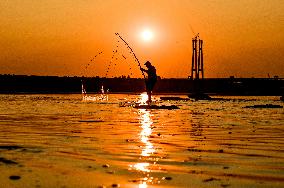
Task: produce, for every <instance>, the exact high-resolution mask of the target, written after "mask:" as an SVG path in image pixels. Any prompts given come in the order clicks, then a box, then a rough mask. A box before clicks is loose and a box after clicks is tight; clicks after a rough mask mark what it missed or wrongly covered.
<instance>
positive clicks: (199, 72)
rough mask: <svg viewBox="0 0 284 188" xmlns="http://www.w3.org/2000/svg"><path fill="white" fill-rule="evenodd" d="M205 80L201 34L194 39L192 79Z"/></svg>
mask: <svg viewBox="0 0 284 188" xmlns="http://www.w3.org/2000/svg"><path fill="white" fill-rule="evenodd" d="M200 78H202V79H203V78H204V68H203V40H201V39H200V38H199V33H198V34H197V35H196V36H195V37H194V38H193V39H192V64H191V76H190V79H192V80H193V79H195V80H199V79H200Z"/></svg>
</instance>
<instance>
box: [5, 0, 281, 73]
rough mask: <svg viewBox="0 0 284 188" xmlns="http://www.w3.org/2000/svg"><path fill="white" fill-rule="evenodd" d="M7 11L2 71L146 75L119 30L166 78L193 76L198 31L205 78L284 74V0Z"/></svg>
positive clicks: (110, 1)
mask: <svg viewBox="0 0 284 188" xmlns="http://www.w3.org/2000/svg"><path fill="white" fill-rule="evenodd" d="M0 10H1V11H0V74H21V75H23V74H25V75H58V76H82V75H84V76H108V77H112V76H120V75H126V76H127V75H131V77H141V76H142V75H141V72H140V70H139V68H138V65H137V63H136V62H135V61H134V58H133V55H132V54H131V53H130V51H129V50H128V49H127V47H126V46H125V45H124V44H123V43H122V42H121V41H120V40H119V38H118V37H117V36H116V35H115V33H116V32H117V33H119V34H120V35H121V36H122V37H123V38H124V39H125V40H126V41H127V42H128V43H129V45H130V47H131V48H132V49H133V51H134V52H135V54H136V56H137V58H138V59H139V61H140V62H141V64H144V62H145V61H147V60H149V61H151V62H152V63H153V64H154V65H155V66H156V68H157V73H158V75H160V76H161V77H179V78H187V77H188V76H189V75H190V65H191V51H192V49H191V46H192V44H191V39H192V38H193V37H194V35H195V34H197V33H199V34H200V37H201V39H203V40H204V66H205V70H204V72H205V77H207V78H216V77H229V76H235V77H265V78H266V77H268V74H269V75H270V76H271V77H273V76H275V75H278V76H279V77H284V62H283V59H284V1H283V0H202V1H201V0H1V1H0ZM116 50H117V51H116ZM100 52H102V53H100Z"/></svg>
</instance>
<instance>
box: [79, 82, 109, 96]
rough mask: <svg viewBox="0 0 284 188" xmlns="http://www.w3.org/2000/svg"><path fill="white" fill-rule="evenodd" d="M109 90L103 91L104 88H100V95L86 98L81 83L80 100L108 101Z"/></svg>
mask: <svg viewBox="0 0 284 188" xmlns="http://www.w3.org/2000/svg"><path fill="white" fill-rule="evenodd" d="M108 93H109V90H108V89H107V90H106V91H105V90H104V86H103V85H102V87H101V93H100V94H98V95H95V96H88V95H87V92H86V89H85V86H84V84H83V82H82V100H83V101H108Z"/></svg>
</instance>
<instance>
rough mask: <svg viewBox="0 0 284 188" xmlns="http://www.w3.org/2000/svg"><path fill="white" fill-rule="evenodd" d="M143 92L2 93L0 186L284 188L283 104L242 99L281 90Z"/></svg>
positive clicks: (271, 99) (264, 99)
mask: <svg viewBox="0 0 284 188" xmlns="http://www.w3.org/2000/svg"><path fill="white" fill-rule="evenodd" d="M154 97H155V98H156V99H159V97H160V96H154ZM184 97H185V96H184ZM139 98H140V96H139V95H126V94H110V95H109V100H108V101H90V102H87V101H82V100H81V95H0V172H1V173H0V187H7V188H9V187H13V188H14V187H21V188H22V187H38V188H39V187H41V188H44V187H60V188H63V187H65V188H67V187H70V188H73V187H83V188H85V187H86V188H87V187H139V188H147V187H157V188H158V187H159V188H160V187H284V109H283V108H245V107H246V106H252V105H263V104H275V105H281V106H283V105H284V104H283V102H281V101H279V97H241V96H230V97H222V98H225V99H228V100H218V101H164V102H162V104H166V105H170V104H174V105H177V106H179V108H180V109H176V110H158V109H153V110H143V109H135V108H131V107H119V103H120V102H122V101H125V100H126V101H134V100H138V99H139Z"/></svg>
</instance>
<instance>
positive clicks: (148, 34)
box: [142, 29, 153, 42]
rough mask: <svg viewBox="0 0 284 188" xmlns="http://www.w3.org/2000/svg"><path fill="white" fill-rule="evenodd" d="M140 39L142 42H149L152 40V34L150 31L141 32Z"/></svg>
mask: <svg viewBox="0 0 284 188" xmlns="http://www.w3.org/2000/svg"><path fill="white" fill-rule="evenodd" d="M142 39H143V40H144V41H146V42H147V41H151V40H152V39H153V32H152V31H150V30H148V29H147V30H144V31H143V32H142Z"/></svg>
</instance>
